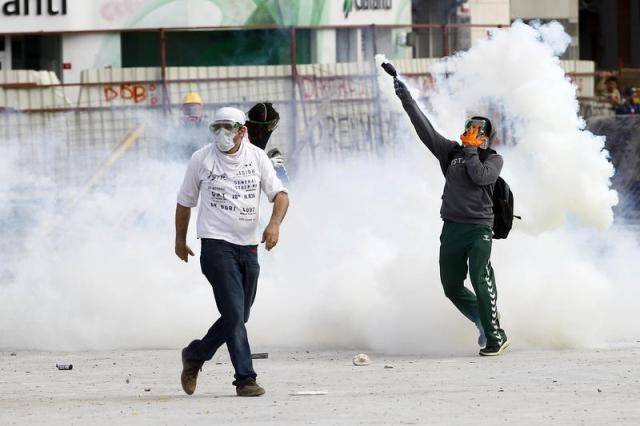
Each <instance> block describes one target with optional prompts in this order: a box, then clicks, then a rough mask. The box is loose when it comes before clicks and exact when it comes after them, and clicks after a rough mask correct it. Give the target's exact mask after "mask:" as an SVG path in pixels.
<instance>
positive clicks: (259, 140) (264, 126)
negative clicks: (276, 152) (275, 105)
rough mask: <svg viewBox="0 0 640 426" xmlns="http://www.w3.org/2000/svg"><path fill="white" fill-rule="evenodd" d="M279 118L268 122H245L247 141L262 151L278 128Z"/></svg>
mask: <svg viewBox="0 0 640 426" xmlns="http://www.w3.org/2000/svg"><path fill="white" fill-rule="evenodd" d="M279 120H280V119H279V118H275V119H273V120H268V121H256V120H247V131H248V133H249V141H250V142H251V143H252V144H254V145H255V146H257V147H258V148H261V149H264V148H265V147H266V146H267V142H269V138H270V137H271V133H273V131H274V130H275V129H276V127H278V122H279Z"/></svg>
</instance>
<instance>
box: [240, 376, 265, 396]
mask: <svg viewBox="0 0 640 426" xmlns="http://www.w3.org/2000/svg"><path fill="white" fill-rule="evenodd" d="M234 383H235V385H236V394H237V395H238V396H260V395H264V392H265V390H264V389H263V388H262V387H261V386H260V385H259V384H257V383H256V379H254V378H253V377H247V378H246V379H244V380H241V381H236V382H234Z"/></svg>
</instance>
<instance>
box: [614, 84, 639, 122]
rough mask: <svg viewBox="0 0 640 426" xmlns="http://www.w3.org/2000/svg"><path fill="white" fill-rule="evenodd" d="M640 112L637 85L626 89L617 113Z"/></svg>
mask: <svg viewBox="0 0 640 426" xmlns="http://www.w3.org/2000/svg"><path fill="white" fill-rule="evenodd" d="M628 114H640V98H639V97H638V94H637V91H636V88H635V87H630V88H628V89H627V90H626V91H625V96H624V98H622V103H621V104H620V105H618V107H617V108H616V115H628Z"/></svg>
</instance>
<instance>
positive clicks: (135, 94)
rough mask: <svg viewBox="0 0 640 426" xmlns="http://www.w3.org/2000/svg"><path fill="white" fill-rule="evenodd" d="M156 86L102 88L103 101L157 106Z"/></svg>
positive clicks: (132, 85)
mask: <svg viewBox="0 0 640 426" xmlns="http://www.w3.org/2000/svg"><path fill="white" fill-rule="evenodd" d="M157 90H158V86H157V85H156V84H155V83H149V84H126V83H123V84H120V85H117V86H104V87H103V89H102V91H103V94H104V100H105V101H106V102H107V103H113V102H115V101H121V102H125V103H128V102H131V103H134V104H140V103H148V104H150V105H157V104H158V96H157Z"/></svg>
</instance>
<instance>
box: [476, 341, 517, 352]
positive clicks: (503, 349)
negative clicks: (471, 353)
mask: <svg viewBox="0 0 640 426" xmlns="http://www.w3.org/2000/svg"><path fill="white" fill-rule="evenodd" d="M510 344H511V342H510V341H509V340H507V341H506V342H504V343H503V344H502V346H500V350H499V351H498V352H494V353H484V352H482V351H480V352H479V353H480V355H481V356H498V355H500V354H501V353H502V352H504V351H505V350H507V348H508V347H509V345H510Z"/></svg>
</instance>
